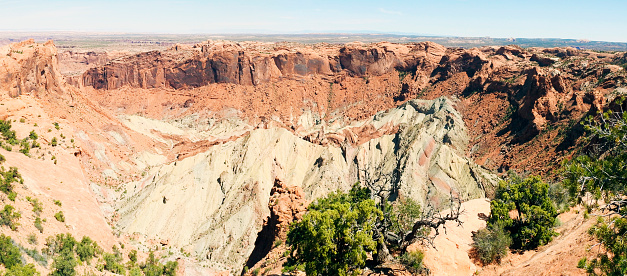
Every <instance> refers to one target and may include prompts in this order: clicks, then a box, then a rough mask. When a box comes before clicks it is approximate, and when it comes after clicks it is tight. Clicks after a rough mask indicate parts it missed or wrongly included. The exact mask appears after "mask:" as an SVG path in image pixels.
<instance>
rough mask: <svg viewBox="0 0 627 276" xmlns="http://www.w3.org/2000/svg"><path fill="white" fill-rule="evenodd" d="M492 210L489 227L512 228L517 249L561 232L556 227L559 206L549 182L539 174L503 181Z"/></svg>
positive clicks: (510, 231) (545, 239)
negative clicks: (554, 227) (554, 201)
mask: <svg viewBox="0 0 627 276" xmlns="http://www.w3.org/2000/svg"><path fill="white" fill-rule="evenodd" d="M490 211H491V214H490V217H489V218H488V227H491V228H502V229H504V230H505V231H507V232H509V233H510V236H511V238H512V248H514V249H525V250H528V249H535V248H537V247H538V246H541V245H544V244H547V243H548V242H550V241H551V240H552V239H553V236H555V235H556V234H557V233H555V231H553V226H554V225H555V219H556V217H557V210H556V208H555V204H554V203H553V202H552V201H551V198H550V197H549V185H548V184H546V183H544V182H543V181H542V179H541V178H540V177H539V176H530V177H528V178H526V179H524V180H523V179H520V178H518V177H517V176H511V177H510V180H508V181H507V182H505V181H501V183H499V187H498V188H497V191H496V196H495V198H494V200H492V201H491V202H490ZM512 213H513V214H514V215H512Z"/></svg>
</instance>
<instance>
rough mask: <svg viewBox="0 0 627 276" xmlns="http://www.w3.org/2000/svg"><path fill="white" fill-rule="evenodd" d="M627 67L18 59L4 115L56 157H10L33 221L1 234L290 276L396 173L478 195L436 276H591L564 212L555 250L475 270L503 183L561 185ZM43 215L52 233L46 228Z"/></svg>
mask: <svg viewBox="0 0 627 276" xmlns="http://www.w3.org/2000/svg"><path fill="white" fill-rule="evenodd" d="M625 62H627V54H625V53H599V52H594V51H584V50H577V49H573V48H548V49H547V48H528V49H523V48H519V47H517V46H505V47H482V48H473V49H456V48H445V47H443V46H441V45H438V44H435V43H431V42H421V43H410V44H393V43H387V42H380V43H373V44H363V43H358V42H355V43H350V44H345V45H334V44H314V45H300V44H293V43H260V42H241V43H237V42H230V41H207V42H203V43H199V44H196V45H177V46H175V47H173V48H171V49H168V50H164V51H152V52H145V53H139V54H128V53H124V52H106V53H94V52H69V51H65V52H61V53H60V52H58V50H57V49H56V48H55V45H54V43H53V42H52V41H48V42H46V43H44V44H40V43H35V42H34V41H32V40H30V41H24V42H20V43H14V44H11V45H7V46H3V47H2V48H0V97H1V102H0V105H1V106H0V119H3V120H10V121H11V122H12V127H13V129H14V130H15V131H16V133H17V137H18V138H20V139H21V138H23V137H26V136H28V135H29V133H30V131H31V130H34V131H35V132H36V133H38V134H39V138H38V139H37V141H38V142H39V144H40V147H39V148H32V149H31V150H30V153H29V156H26V155H24V154H22V153H20V152H18V150H17V149H16V148H18V146H16V147H14V149H13V150H12V151H7V150H6V149H0V153H1V154H2V155H3V156H5V157H6V161H5V163H4V164H3V166H5V167H10V166H15V167H17V168H18V169H19V171H20V173H21V174H22V176H23V178H24V183H23V185H21V184H20V185H18V186H17V188H16V191H17V192H18V197H17V199H16V201H15V202H12V203H11V204H13V205H14V206H15V207H16V208H17V210H18V211H20V212H21V213H22V217H21V219H20V221H19V223H20V226H18V228H17V231H11V230H10V229H8V228H7V227H2V228H0V233H3V234H6V235H9V236H11V237H12V238H13V239H14V240H15V241H16V242H17V243H19V244H21V245H25V246H27V247H29V248H31V247H32V248H35V249H37V250H41V248H43V247H44V245H45V238H46V237H47V236H50V235H54V234H57V233H66V232H68V233H71V234H72V235H74V236H75V237H79V238H80V237H82V236H84V235H85V236H90V237H91V238H92V239H94V240H96V241H97V242H98V243H99V244H100V245H102V247H103V248H105V250H107V251H109V249H110V248H111V247H112V246H113V245H117V246H118V248H122V245H124V246H123V249H122V251H123V252H124V253H125V256H126V254H127V253H128V252H130V251H131V250H132V249H137V250H138V251H139V252H140V254H139V259H140V261H141V260H144V259H145V258H146V256H147V254H148V252H149V251H150V250H156V252H157V254H158V255H159V256H161V257H162V258H163V260H176V261H177V262H179V270H178V273H179V274H185V275H208V274H215V275H229V274H230V275H235V274H240V273H241V272H242V269H243V268H244V266H247V267H250V268H251V270H250V271H252V269H253V268H256V269H258V271H259V270H260V269H263V270H261V271H263V272H264V273H270V274H272V273H274V274H276V275H279V274H280V270H281V265H282V264H283V263H284V262H285V258H284V257H283V252H284V251H285V250H286V248H285V245H284V244H280V245H278V246H275V240H277V239H279V240H281V239H284V238H285V235H286V231H287V226H288V225H289V223H290V222H291V221H293V220H295V219H299V218H300V217H302V215H303V213H304V212H305V211H306V206H307V204H308V203H309V202H311V201H313V200H315V199H316V198H319V197H321V196H324V195H325V194H327V193H329V192H331V191H335V190H337V189H341V190H347V189H349V188H350V186H351V185H352V184H353V183H355V182H356V181H366V180H368V179H373V177H375V178H376V176H377V175H380V174H385V173H389V172H391V171H392V170H398V171H400V172H401V173H400V176H399V183H400V187H401V189H400V193H402V195H403V196H407V197H412V198H414V199H415V200H417V201H418V202H419V203H421V205H423V206H427V205H429V206H433V207H434V208H444V206H443V205H441V204H442V202H445V201H446V199H447V196H449V195H450V194H451V193H453V194H455V195H457V196H459V197H460V198H462V199H463V200H464V203H463V206H464V209H465V210H466V212H465V213H464V216H463V217H464V218H463V219H464V220H465V224H464V225H463V227H456V226H448V227H447V229H448V230H447V234H442V235H441V236H439V237H438V238H437V239H436V241H435V244H436V247H435V248H423V249H424V250H425V252H426V256H427V257H426V259H425V264H426V266H427V267H428V268H429V269H430V270H431V271H432V272H434V273H436V274H438V275H471V274H473V273H479V274H481V275H501V274H503V275H521V274H526V273H528V272H532V271H533V274H542V275H554V274H558V273H562V272H563V273H568V274H569V275H584V274H585V273H584V271H582V270H580V269H577V268H576V263H577V261H578V260H579V259H580V258H581V257H583V256H586V255H587V254H591V253H589V252H587V251H586V249H587V248H588V247H589V245H591V244H592V243H593V242H594V241H592V239H591V238H590V237H588V236H587V235H586V229H587V227H589V226H590V225H591V222H590V220H584V219H583V217H582V215H578V214H575V213H574V211H572V212H568V213H565V214H562V215H561V220H562V222H563V224H562V226H560V227H559V228H558V231H559V232H560V233H561V235H560V237H559V238H557V239H556V241H554V242H552V243H551V244H549V245H547V246H545V247H543V248H540V249H539V250H538V251H537V252H527V253H525V254H522V255H517V254H510V256H508V257H507V259H506V260H505V261H504V264H502V265H501V266H494V265H492V266H481V265H479V264H478V263H477V262H476V261H474V260H473V259H471V257H470V256H469V249H470V243H471V241H472V240H471V233H472V231H476V230H477V229H479V228H481V227H483V226H484V225H485V222H484V221H483V220H481V219H480V217H482V215H485V214H488V213H489V204H488V203H487V202H488V201H487V199H486V198H489V197H490V196H491V195H492V193H493V191H494V186H495V185H496V183H497V182H498V180H499V175H501V174H502V173H504V172H506V171H507V170H510V169H512V170H516V171H519V172H532V173H538V174H543V175H545V177H549V178H550V177H554V175H552V174H551V172H552V171H553V170H554V169H555V168H557V167H559V164H560V162H561V161H562V160H564V159H565V158H571V157H572V155H573V154H574V153H573V152H574V150H575V149H576V147H577V145H578V141H579V138H580V136H581V135H582V129H581V127H580V126H579V125H578V122H579V121H580V120H581V119H582V118H583V117H584V116H587V115H589V114H595V112H597V111H599V110H603V109H604V108H606V107H607V106H608V105H610V104H611V103H612V100H613V99H614V98H615V97H616V96H618V95H624V94H625V93H626V92H627V88H626V87H627V83H626V82H625V76H626V75H627V74H626V73H625V69H624V68H622V67H621V66H618V65H616V64H624V63H625ZM55 123H57V124H58V127H56V126H57V125H55ZM53 138H54V140H55V141H58V145H56V146H53V145H52V144H51V142H52V140H53ZM26 197H30V198H38V199H39V200H40V201H41V202H42V204H43V206H44V210H43V212H42V213H41V214H39V215H36V214H35V213H34V212H33V211H32V206H31V204H30V203H29V202H28V201H27V199H26ZM0 198H1V200H2V202H3V203H4V204H7V203H8V202H9V200H8V199H7V197H6V195H4V194H2V195H0ZM56 201H60V202H62V204H55V202H56ZM59 211H62V212H63V213H64V214H65V218H66V219H65V221H64V222H61V221H57V220H55V219H54V214H55V213H57V212H59ZM36 216H41V217H42V218H47V220H46V222H44V223H43V226H44V229H45V230H44V232H43V233H40V232H39V231H38V230H37V229H35V227H34V224H33V221H34V220H35V217H36ZM29 234H35V235H34V236H35V238H36V240H37V243H35V244H34V245H29V244H28V241H27V239H28V236H29ZM277 244H278V243H277ZM416 246H418V247H419V246H420V245H416ZM27 260H28V261H29V262H34V261H33V260H32V259H30V257H29V258H27ZM530 267H531V268H530ZM37 269H38V270H39V271H40V272H42V273H47V272H48V271H49V269H50V267H49V266H48V267H45V266H42V265H41V264H37ZM389 269H390V270H389V271H392V273H394V274H396V275H408V272H407V271H405V270H404V269H402V267H399V266H398V265H395V264H390V265H389ZM530 269H531V270H530ZM79 271H82V272H84V273H89V272H97V270H95V266H89V265H81V266H80V267H79ZM377 273H379V272H376V271H365V272H364V274H365V275H379V274H377Z"/></svg>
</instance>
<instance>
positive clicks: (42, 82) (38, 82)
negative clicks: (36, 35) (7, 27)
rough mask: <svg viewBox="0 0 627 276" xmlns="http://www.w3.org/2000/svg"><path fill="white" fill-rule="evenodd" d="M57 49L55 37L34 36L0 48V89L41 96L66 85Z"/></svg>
mask: <svg viewBox="0 0 627 276" xmlns="http://www.w3.org/2000/svg"><path fill="white" fill-rule="evenodd" d="M57 67H58V61H57V49H56V47H55V46H54V43H53V42H52V41H48V42H46V43H44V44H39V43H35V41H34V40H32V39H31V40H27V41H24V42H19V43H13V44H10V45H7V46H3V47H2V48H0V91H1V92H0V93H2V94H3V95H7V96H10V97H17V96H19V95H22V94H31V95H34V96H38V95H40V94H42V93H48V92H57V93H59V92H60V90H61V89H62V84H61V83H62V81H63V78H62V77H61V74H60V73H59V71H58V68H57Z"/></svg>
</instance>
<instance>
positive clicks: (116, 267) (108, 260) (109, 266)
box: [103, 253, 125, 274]
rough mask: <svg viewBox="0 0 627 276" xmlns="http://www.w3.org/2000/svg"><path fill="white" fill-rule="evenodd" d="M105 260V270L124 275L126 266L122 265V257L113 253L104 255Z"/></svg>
mask: <svg viewBox="0 0 627 276" xmlns="http://www.w3.org/2000/svg"><path fill="white" fill-rule="evenodd" d="M103 259H104V261H105V265H104V269H106V270H108V271H111V272H113V273H116V274H124V271H125V269H124V265H122V264H121V262H122V257H121V256H118V255H116V254H112V253H104V254H103Z"/></svg>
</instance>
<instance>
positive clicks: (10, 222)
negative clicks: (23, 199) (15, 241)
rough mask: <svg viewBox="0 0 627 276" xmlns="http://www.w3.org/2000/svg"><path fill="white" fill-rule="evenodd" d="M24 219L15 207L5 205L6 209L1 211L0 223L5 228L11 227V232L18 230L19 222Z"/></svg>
mask: <svg viewBox="0 0 627 276" xmlns="http://www.w3.org/2000/svg"><path fill="white" fill-rule="evenodd" d="M21 217H22V215H21V214H20V213H19V212H18V211H16V210H15V207H13V206H11V205H9V204H7V205H4V209H3V210H2V211H0V223H1V224H2V225H4V226H9V227H10V228H11V230H13V231H15V230H17V227H18V226H19V224H18V223H17V221H18V220H19V219H20V218H21Z"/></svg>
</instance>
